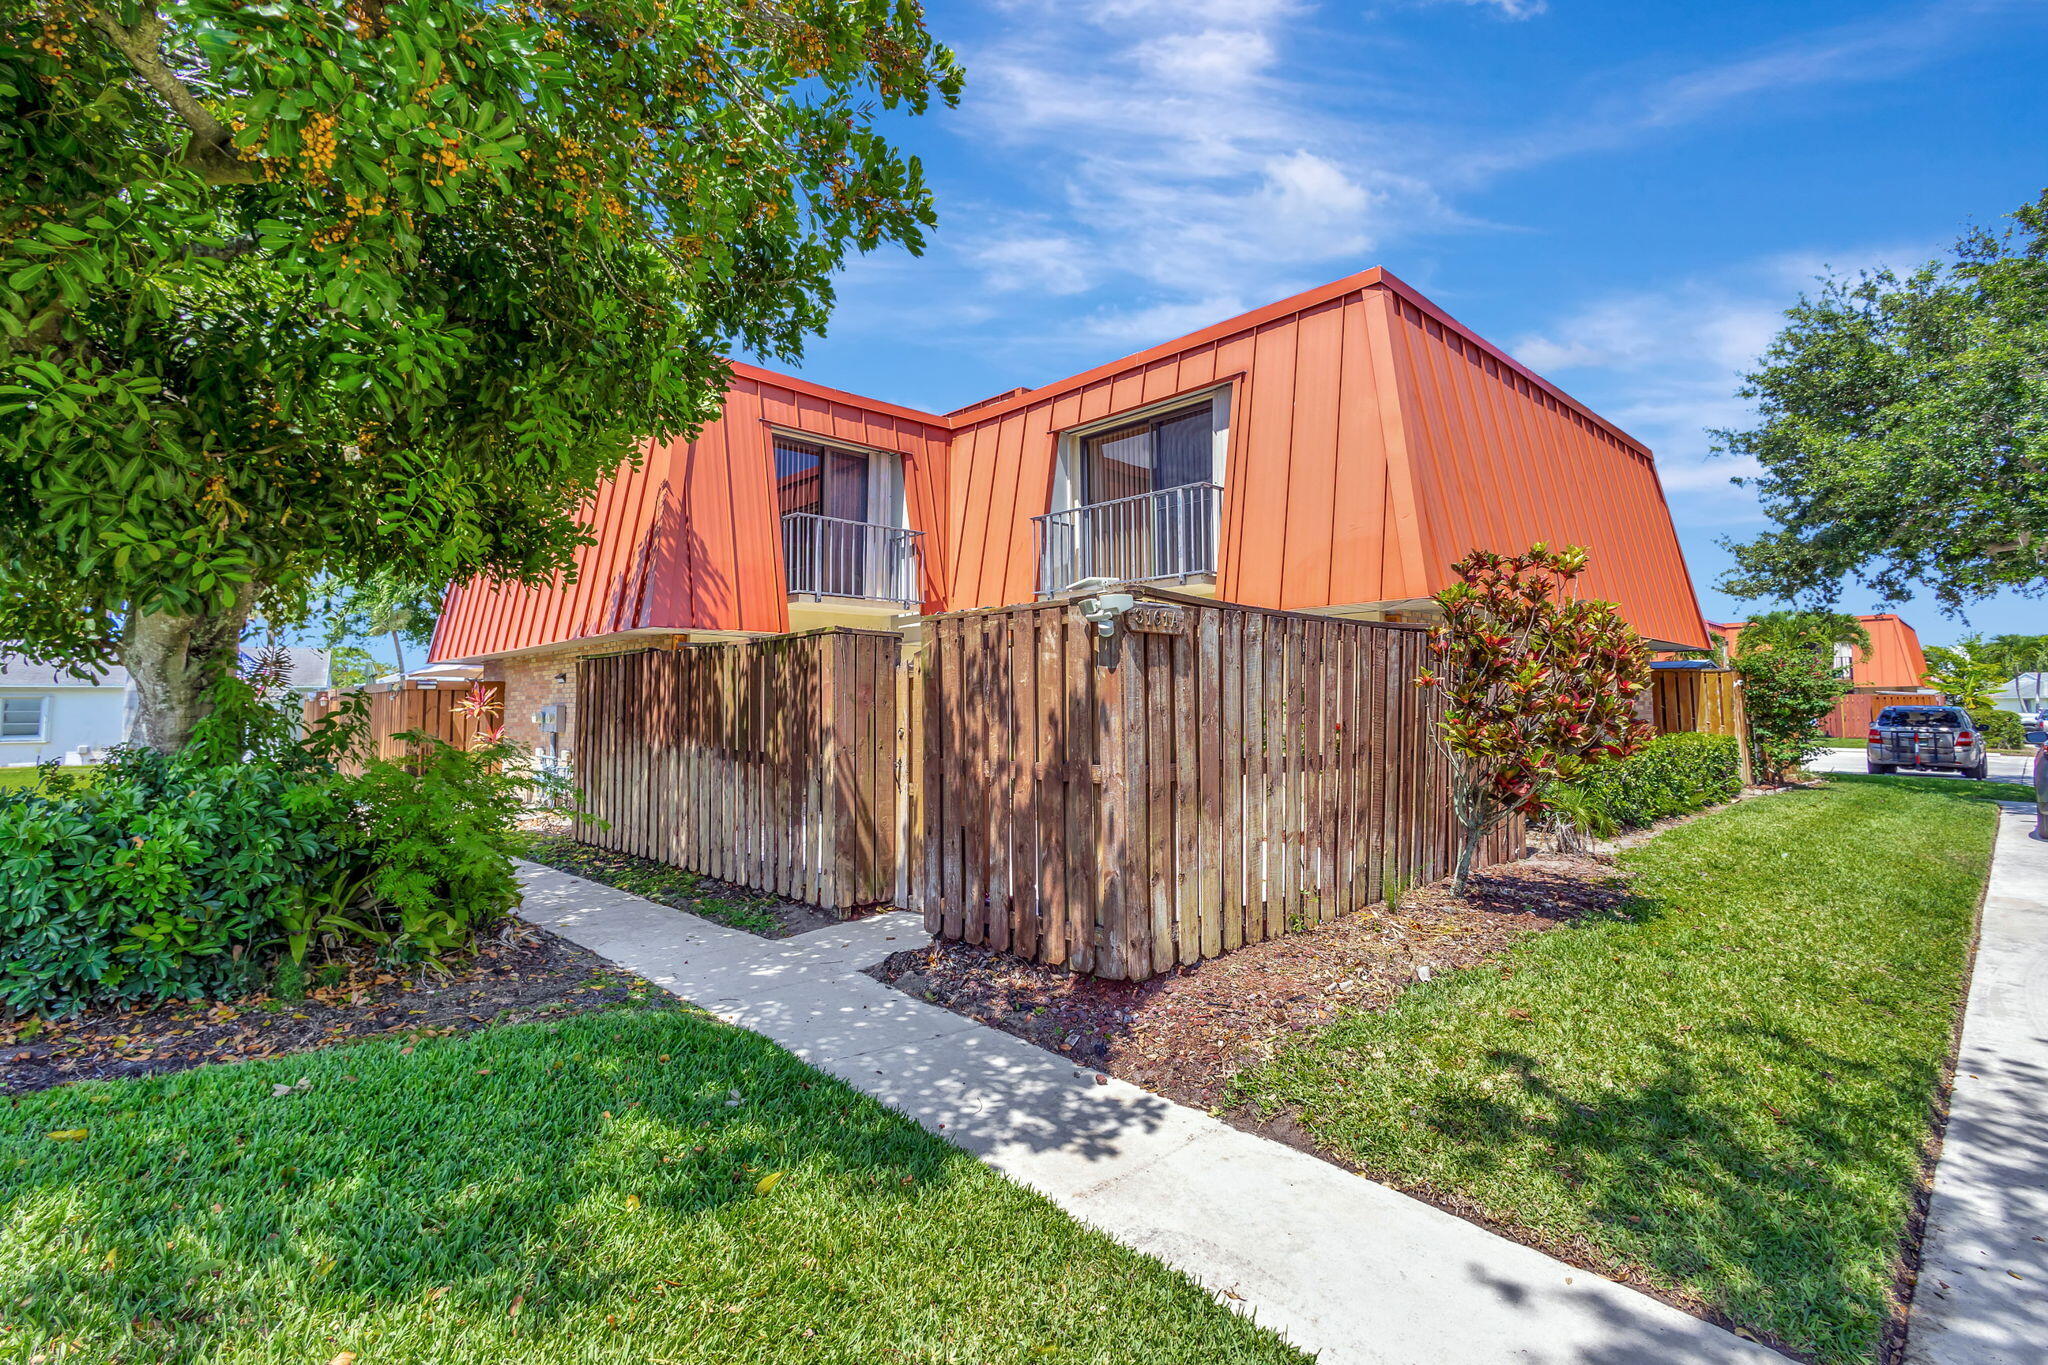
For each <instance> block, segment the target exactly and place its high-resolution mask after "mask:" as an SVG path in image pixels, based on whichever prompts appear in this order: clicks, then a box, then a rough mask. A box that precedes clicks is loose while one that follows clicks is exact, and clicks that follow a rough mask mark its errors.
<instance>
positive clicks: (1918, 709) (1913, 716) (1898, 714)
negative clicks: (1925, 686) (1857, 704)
mask: <svg viewBox="0 0 2048 1365" xmlns="http://www.w3.org/2000/svg"><path fill="white" fill-rule="evenodd" d="M1877 723H1878V724H1879V725H1958V726H1960V725H1968V724H1969V723H1970V722H1969V721H1967V720H1965V719H1963V713H1962V712H1960V711H1958V710H1956V709H1955V708H1954V707H1953V706H1887V707H1885V708H1884V710H1882V711H1880V712H1878V713H1877Z"/></svg>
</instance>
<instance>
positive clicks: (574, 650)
mask: <svg viewBox="0 0 2048 1365" xmlns="http://www.w3.org/2000/svg"><path fill="white" fill-rule="evenodd" d="M686 638H687V637H686V636H682V635H624V636H617V635H615V636H611V637H609V638H600V639H595V640H579V641H577V642H576V643H574V644H569V645H563V646H561V647H560V648H558V649H550V650H543V651H537V652H535V653H532V654H515V655H510V656H508V657H506V658H502V659H493V660H491V661H490V662H489V663H487V664H486V665H485V666H484V673H483V676H484V677H485V678H487V679H493V680H496V681H499V682H502V683H504V684H505V738H506V739H508V740H510V741H511V742H512V743H514V744H516V745H518V746H519V747H520V748H522V749H532V750H536V751H538V752H541V753H546V752H547V751H548V737H547V735H546V734H544V733H542V731H541V728H540V727H539V726H538V725H536V724H534V720H533V717H534V713H535V712H537V711H539V710H540V709H541V708H542V707H543V706H546V705H548V704H549V703H550V702H559V703H560V704H561V707H562V730H561V735H560V740H561V752H562V754H563V756H564V757H566V756H567V755H568V754H569V752H570V751H571V750H572V749H574V748H575V747H576V661H577V660H578V659H582V658H587V657H589V656H590V655H593V654H624V653H627V652H629V651H631V650H635V649H674V648H676V647H677V646H678V645H680V644H682V643H683V641H684V640H685V639H686Z"/></svg>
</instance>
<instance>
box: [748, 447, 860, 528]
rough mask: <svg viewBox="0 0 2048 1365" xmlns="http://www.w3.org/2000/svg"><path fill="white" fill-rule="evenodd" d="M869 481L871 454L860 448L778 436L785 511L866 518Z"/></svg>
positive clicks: (780, 498)
mask: <svg viewBox="0 0 2048 1365" xmlns="http://www.w3.org/2000/svg"><path fill="white" fill-rule="evenodd" d="M757 449H758V447H757ZM868 482H869V480H868V457H867V456H866V455H864V454H862V453H861V452H859V451H853V450H842V449H840V448H838V447H837V446H827V445H818V444H815V443H813V442H810V441H798V440H793V439H791V438H789V437H786V436H777V437H776V438H775V490H776V500H777V502H778V504H779V508H780V510H781V511H782V512H784V513H785V514H787V513H790V512H805V513H809V514H810V515H812V516H818V517H837V518H839V519H840V520H842V521H866V520H867V519H868Z"/></svg>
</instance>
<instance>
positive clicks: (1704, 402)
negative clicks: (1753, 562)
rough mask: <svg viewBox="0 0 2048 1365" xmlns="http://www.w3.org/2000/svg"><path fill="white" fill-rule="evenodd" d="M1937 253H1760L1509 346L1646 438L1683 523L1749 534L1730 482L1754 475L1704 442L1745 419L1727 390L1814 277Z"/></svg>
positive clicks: (1597, 305)
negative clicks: (1741, 528)
mask: <svg viewBox="0 0 2048 1365" xmlns="http://www.w3.org/2000/svg"><path fill="white" fill-rule="evenodd" d="M1934 254H1935V250H1934V248H1932V247H1930V246H1927V245H1912V244H1900V245H1892V246H1888V247H1867V248H1862V249H1859V250H1853V251H1844V252H1838V253H1833V254H1831V255H1822V254H1816V253H1785V254H1775V255H1771V256H1766V257H1763V258H1760V259H1758V260H1755V261H1751V262H1748V263H1746V264H1743V265H1739V266H1737V267H1735V268H1733V269H1728V270H1722V271H1719V272H1716V274H1715V275H1714V276H1713V277H1712V278H1710V279H1709V278H1701V279H1688V280H1680V281H1677V282H1675V283H1673V284H1672V285H1670V286H1669V287H1667V288H1663V289H1655V290H1640V291H1634V292H1626V293H1616V294H1612V295H1608V296H1606V297H1603V298H1597V299H1594V300H1591V301H1589V302H1587V303H1584V304H1582V305H1580V306H1578V307H1576V308H1574V309H1573V310H1572V311H1570V312H1568V313H1566V314H1564V315H1563V316H1561V317H1560V318H1558V319H1557V321H1556V322H1554V323H1552V324H1551V325H1550V326H1548V327H1545V328H1543V329H1541V330H1538V331H1534V332H1530V333H1527V334H1525V335H1523V336H1520V337H1517V338H1516V339H1515V340H1514V341H1513V343H1512V344H1511V345H1510V346H1509V348H1508V349H1509V350H1510V351H1511V352H1512V353H1513V354H1514V355H1515V357H1516V358H1517V359H1519V360H1521V361H1522V362H1523V363H1525V364H1527V365H1528V366H1529V367H1530V368H1531V369H1534V370H1536V371H1537V372H1539V373H1541V374H1543V375H1544V376H1546V377H1547V378H1551V379H1554V380H1556V381H1557V382H1558V383H1559V384H1561V385H1562V386H1563V387H1564V388H1565V389H1567V390H1569V391H1571V392H1572V393H1573V394H1574V395H1575V396H1577V397H1578V398H1580V399H1583V400H1584V401H1586V402H1587V403H1589V404H1591V406H1592V407H1593V408H1594V409H1595V410H1596V411H1598V412H1600V413H1601V414H1603V415H1604V416H1606V417H1608V418H1610V419H1611V420H1613V421H1614V422H1615V423H1616V424H1617V425H1619V426H1621V427H1622V428H1623V429H1624V430H1627V431H1628V432H1630V433H1631V434H1633V435H1635V436H1637V437H1638V438H1640V439H1642V440H1644V441H1647V442H1648V443H1649V445H1650V448H1651V449H1652V450H1654V451H1656V453H1657V468H1658V471H1659V473H1660V475H1661V476H1662V478H1663V481H1664V488H1665V491H1666V492H1667V493H1668V494H1671V495H1674V500H1676V498H1677V497H1678V496H1679V495H1682V497H1683V504H1682V505H1683V510H1684V517H1685V520H1686V522H1687V523H1688V524H1690V525H1693V526H1721V527H1736V526H1745V525H1750V524H1754V523H1755V522H1757V521H1758V520H1759V518H1758V516H1757V513H1756V504H1755V499H1754V498H1753V496H1752V495H1751V494H1750V493H1749V492H1748V491H1747V490H1745V489H1739V488H1735V487H1733V486H1732V485H1731V484H1730V483H1729V480H1730V479H1731V478H1734V477H1736V476H1739V475H1746V474H1753V473H1755V472H1756V468H1755V466H1754V465H1753V464H1751V463H1750V462H1748V461H1746V460H1736V459H1730V458H1725V457H1718V456H1715V455H1713V454H1712V452H1711V449H1710V447H1711V444H1712V442H1711V438H1710V437H1709V436H1708V435H1707V433H1708V432H1709V431H1713V430H1721V429H1731V428H1734V429H1739V428H1741V427H1744V426H1746V425H1748V424H1749V422H1750V421H1751V420H1752V418H1753V416H1754V414H1753V412H1752V411H1751V409H1750V408H1749V406H1748V404H1746V403H1745V402H1744V401H1743V400H1742V399H1740V398H1738V397H1737V396H1736V390H1737V388H1738V387H1739V386H1740V384H1741V377H1742V375H1743V374H1745V373H1746V372H1748V371H1749V370H1751V369H1753V368H1754V367H1755V365H1756V363H1757V361H1758V360H1759V359H1760V358H1761V357H1762V355H1763V353H1764V351H1765V350H1766V349H1767V348H1768V347H1769V346H1770V344H1771V341H1772V340H1773V339H1774V338H1775V337H1776V336H1777V334H1778V332H1779V330H1780V329H1781V328H1782V327H1783V326H1784V322H1785V317H1784V310H1785V308H1786V307H1787V306H1789V305H1790V303H1791V302H1792V300H1793V298H1794V297H1795V296H1796V295H1797V294H1798V293H1799V292H1800V291H1801V290H1802V289H1806V288H1809V287H1810V286H1811V285H1812V284H1813V283H1814V280H1815V278H1816V277H1817V276H1819V275H1822V274H1826V273H1836V274H1841V273H1847V272H1851V271H1854V270H1857V269H1863V268H1870V267H1875V266H1878V265H1891V266H1893V267H1894V268H1897V267H1899V266H1903V265H1910V264H1913V263H1915V262H1918V261H1920V260H1922V259H1925V258H1926V257H1929V256H1932V255H1934Z"/></svg>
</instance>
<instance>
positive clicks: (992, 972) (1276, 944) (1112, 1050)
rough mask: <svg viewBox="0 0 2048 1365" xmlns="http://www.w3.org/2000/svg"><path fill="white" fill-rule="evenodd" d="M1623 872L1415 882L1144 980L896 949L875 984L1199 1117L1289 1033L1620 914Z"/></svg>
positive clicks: (1605, 868) (969, 954)
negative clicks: (1335, 915)
mask: <svg viewBox="0 0 2048 1365" xmlns="http://www.w3.org/2000/svg"><path fill="white" fill-rule="evenodd" d="M1626 895H1627V892H1626V890H1625V888H1624V887H1623V885H1622V881H1621V877H1620V874H1619V873H1618V872H1617V871H1616V870H1615V869H1614V868H1613V867H1612V866H1611V865H1609V864H1607V863H1604V862H1600V861H1597V860H1595V859H1592V858H1580V857H1566V856H1558V855H1552V856H1546V857H1542V858H1535V859H1530V860H1528V861H1525V862H1520V863H1511V864H1507V865H1505V866H1501V867H1496V868H1492V869H1489V870H1487V871H1485V872H1481V873H1476V874H1474V876H1473V879H1472V884H1471V887H1470V888H1469V893H1468V894H1467V895H1466V896H1464V897H1462V898H1460V897H1455V896H1452V895H1451V894H1450V892H1449V889H1448V884H1447V883H1435V884H1432V885H1428V886H1422V887H1416V888H1414V889H1412V890H1410V891H1409V892H1408V893H1407V894H1406V895H1404V896H1403V897H1401V899H1400V901H1399V903H1398V904H1395V905H1392V906H1388V905H1376V906H1373V907H1371V908H1370V909H1367V910H1361V911H1359V912H1358V913H1356V914H1353V915H1347V916H1345V917H1344V918H1342V919H1338V920H1334V921H1332V922H1330V923H1329V924H1325V925H1323V926H1321V927H1320V928H1317V929H1314V930H1312V931H1309V932H1307V933H1300V934H1288V935H1285V936H1283V937H1281V938H1277V939H1272V940H1269V941H1267V942H1265V943H1260V944H1256V945H1254V946H1252V947H1249V948H1240V949H1238V950H1237V951H1235V952H1231V953H1226V954H1224V955H1223V956H1222V957H1218V958H1212V959H1210V960H1208V961H1206V962H1203V963H1200V964H1198V965H1196V966H1193V967H1185V968H1180V969H1178V970H1176V971H1173V972H1170V973H1168V974H1166V975H1164V976H1158V977H1154V978H1152V979H1151V980H1149V981H1142V982H1128V981H1102V980H1098V979H1097V978H1094V977H1088V976H1077V975H1075V974H1074V973H1072V972H1069V971H1067V970H1066V969H1065V968H1062V967H1048V966H1043V965H1040V964H1038V963H1031V962H1023V961H1020V960H1018V959H1016V958H1013V957H1010V956H1009V955H1008V954H1006V953H998V952H993V951H991V950H989V949H987V948H980V947H975V946H973V945H971V944H965V943H953V942H939V943H934V944H933V945H932V946H931V947H929V948H917V949H912V950H910V951H907V952H901V953H896V954H894V955H892V956H891V957H889V958H888V959H887V960H885V961H884V962H882V963H880V964H878V965H877V966H876V967H874V968H873V969H872V974H873V975H874V976H876V977H877V978H879V979H880V980H883V981H886V982H889V983H891V984H893V985H895V986H896V987H897V988H898V989H901V990H905V991H908V992H909V993H911V994H913V995H916V996H918V997H920V998H922V999H926V1000H930V1001H932V1002H933V1003H935V1004H939V1005H943V1006H945V1007H946V1008H948V1009H951V1010H953V1011H955V1012H957V1013H960V1014H964V1015H967V1016H969V1017H971V1018H975V1019H979V1020H981V1021H982V1022H983V1023H986V1024H989V1025H991V1026H992V1027H995V1028H999V1029H1002V1030H1003V1031H1004V1032H1006V1033H1012V1034H1015V1035H1016V1036H1018V1037H1020V1038H1023V1039H1025V1040H1027V1041H1029V1042H1033V1043H1037V1044H1038V1045H1039V1046H1041V1047H1045V1048H1050V1049H1052V1050H1053V1051H1056V1052H1060V1053H1064V1054H1065V1055H1067V1056H1070V1057H1073V1058H1074V1059H1075V1060H1076V1061H1078V1062H1082V1063H1084V1064H1086V1065H1088V1066H1091V1067H1094V1068H1096V1069H1098V1070H1101V1071H1105V1072H1108V1073H1109V1074H1111V1075H1114V1076H1117V1077H1120V1078H1122V1079H1124V1080H1127V1081H1131V1082H1133V1083H1134V1084H1137V1085H1141V1086H1143V1087H1144V1088H1145V1089H1147V1090H1150V1091H1152V1092H1153V1093H1155V1094H1159V1095H1165V1096H1167V1097H1168V1098H1170V1099H1174V1100H1178V1101H1180V1102H1181V1103H1183V1104H1188V1105H1193V1106H1195V1107H1196V1108H1201V1109H1213V1108H1216V1107H1217V1106H1218V1105H1219V1104H1221V1103H1222V1101H1223V1096H1224V1091H1225V1089H1226V1088H1227V1086H1228V1084H1229V1081H1230V1079H1231V1077H1233V1076H1235V1075H1236V1074H1237V1073H1238V1072H1239V1071H1242V1070H1244V1069H1246V1068H1247V1067H1251V1066H1256V1065H1258V1064H1259V1063H1260V1062H1262V1061H1264V1060H1265V1059H1266V1058H1267V1057H1268V1056H1270V1055H1271V1054H1272V1052H1273V1051H1274V1049H1275V1048H1276V1047H1277V1046H1278V1045H1279V1044H1280V1043H1281V1042H1282V1041H1284V1040H1285V1039H1286V1038H1287V1037H1288V1036H1289V1035H1292V1034H1295V1033H1299V1032H1301V1031H1303V1030H1306V1029H1312V1028H1316V1027H1318V1026H1320V1025H1322V1024H1325V1023H1327V1022H1328V1021H1329V1020H1330V1019H1332V1018H1333V1017H1335V1016H1336V1015H1337V1013H1338V1012H1339V1011H1343V1010H1355V1009H1368V1010H1382V1009H1385V1008H1386V1007H1387V1006H1388V1005H1389V1004H1390V1003H1391V1002H1392V1001H1393V1000H1394V998H1395V997H1396V996H1398V995H1400V993H1401V992H1402V991H1404V990H1406V989H1407V988H1408V987H1409V986H1410V985H1412V984H1413V983H1414V982H1416V981H1418V980H1423V979H1426V978H1427V976H1429V975H1433V974H1435V973H1437V972H1443V971H1450V970H1453V969H1456V968H1459V967H1470V966H1473V965H1475V964H1478V963H1481V962H1485V961H1486V960H1488V959H1489V958H1492V957H1494V956H1496V955H1498V954H1499V953H1500V952H1502V951H1503V950H1504V949H1506V948H1507V947H1508V946H1509V945H1510V944H1512V943H1514V942H1515V941H1516V940H1517V939H1520V938H1522V937H1524V936H1526V935H1528V934H1536V933H1542V932H1543V931H1545V930H1547V929H1554V928H1556V927H1558V926H1559V925H1561V924H1567V923H1569V922H1571V921H1572V920H1575V919H1578V918H1580V917H1582V916H1584V915H1587V914H1591V913H1594V912H1597V911H1604V910H1610V909H1613V908H1614V907H1616V906H1618V905H1619V904H1620V903H1621V902H1622V901H1623V900H1624V899H1625V898H1626Z"/></svg>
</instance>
